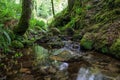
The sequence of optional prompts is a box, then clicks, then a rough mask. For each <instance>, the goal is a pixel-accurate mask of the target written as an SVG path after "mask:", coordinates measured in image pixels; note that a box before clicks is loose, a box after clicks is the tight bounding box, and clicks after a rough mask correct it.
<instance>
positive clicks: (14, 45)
mask: <svg viewBox="0 0 120 80" xmlns="http://www.w3.org/2000/svg"><path fill="white" fill-rule="evenodd" d="M12 47H14V48H23V47H24V45H23V44H22V43H21V42H20V41H18V40H14V41H12Z"/></svg>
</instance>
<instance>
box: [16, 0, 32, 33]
mask: <svg viewBox="0 0 120 80" xmlns="http://www.w3.org/2000/svg"><path fill="white" fill-rule="evenodd" d="M31 6H32V0H22V14H21V18H20V21H19V23H18V26H17V27H16V28H15V29H14V33H15V34H17V35H23V34H24V33H25V32H26V30H27V29H28V27H29V20H30V18H31V13H32V8H31Z"/></svg>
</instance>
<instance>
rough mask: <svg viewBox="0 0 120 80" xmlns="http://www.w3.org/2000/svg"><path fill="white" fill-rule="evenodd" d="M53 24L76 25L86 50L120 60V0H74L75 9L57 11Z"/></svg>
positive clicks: (58, 26) (74, 26)
mask: <svg viewBox="0 0 120 80" xmlns="http://www.w3.org/2000/svg"><path fill="white" fill-rule="evenodd" d="M50 27H56V28H58V29H60V30H61V31H67V30H66V29H68V28H73V29H74V30H75V32H74V35H76V34H78V35H81V38H80V40H79V41H80V43H81V46H82V47H83V48H84V49H88V50H96V51H99V52H102V53H105V54H109V55H113V56H115V57H117V58H119V59H120V0H82V1H81V0H75V4H74V6H73V8H72V9H71V10H68V8H66V9H64V10H63V11H62V12H61V13H58V14H57V15H56V17H55V19H54V20H53V21H52V22H51V24H50Z"/></svg>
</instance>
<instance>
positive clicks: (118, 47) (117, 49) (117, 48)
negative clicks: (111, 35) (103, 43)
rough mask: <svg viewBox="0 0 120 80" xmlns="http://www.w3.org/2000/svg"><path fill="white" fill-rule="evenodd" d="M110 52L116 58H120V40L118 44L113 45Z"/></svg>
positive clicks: (117, 41)
mask: <svg viewBox="0 0 120 80" xmlns="http://www.w3.org/2000/svg"><path fill="white" fill-rule="evenodd" d="M110 51H111V53H112V54H114V55H115V56H116V57H118V58H120V38H119V39H117V40H116V42H115V43H113V44H112V46H111V47H110Z"/></svg>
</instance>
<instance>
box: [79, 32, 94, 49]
mask: <svg viewBox="0 0 120 80" xmlns="http://www.w3.org/2000/svg"><path fill="white" fill-rule="evenodd" d="M92 35H93V33H86V34H85V35H84V36H83V38H82V39H81V41H80V44H81V46H82V47H83V48H84V49H88V50H91V49H92V48H93V44H94V41H93V38H92V37H91V36H92Z"/></svg>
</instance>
